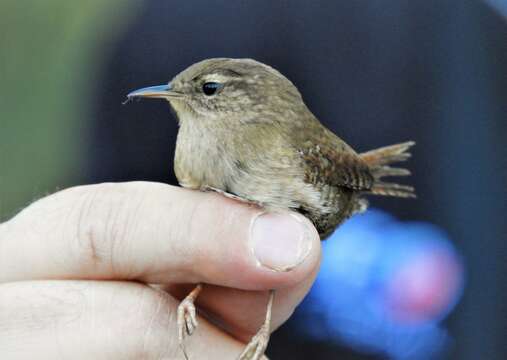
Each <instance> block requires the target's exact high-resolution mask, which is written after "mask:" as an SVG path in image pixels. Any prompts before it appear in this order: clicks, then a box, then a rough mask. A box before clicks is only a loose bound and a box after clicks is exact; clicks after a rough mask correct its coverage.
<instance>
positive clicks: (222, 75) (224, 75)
mask: <svg viewBox="0 0 507 360" xmlns="http://www.w3.org/2000/svg"><path fill="white" fill-rule="evenodd" d="M214 76H216V78H219V79H221V80H227V79H228V78H240V77H242V76H243V75H241V74H240V73H238V72H237V71H234V70H230V69H217V70H216V71H213V72H208V73H206V74H199V75H197V76H195V77H194V78H193V79H192V81H195V80H198V79H200V78H208V77H209V78H210V80H211V79H213V78H214Z"/></svg>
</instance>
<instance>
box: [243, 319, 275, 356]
mask: <svg viewBox="0 0 507 360" xmlns="http://www.w3.org/2000/svg"><path fill="white" fill-rule="evenodd" d="M269 335H270V334H269V325H266V324H265V325H263V326H262V327H261V328H260V329H259V331H258V332H257V334H255V336H254V337H253V338H252V339H251V340H250V342H249V343H248V344H247V345H246V347H245V349H244V350H243V352H242V353H241V355H240V356H239V357H238V360H263V359H267V358H266V357H265V356H264V351H266V348H267V347H268V342H269Z"/></svg>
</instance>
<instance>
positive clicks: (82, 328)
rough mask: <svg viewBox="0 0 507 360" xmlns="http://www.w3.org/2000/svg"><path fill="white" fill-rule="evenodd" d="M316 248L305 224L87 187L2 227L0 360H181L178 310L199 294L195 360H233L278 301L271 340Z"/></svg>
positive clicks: (194, 201)
mask: <svg viewBox="0 0 507 360" xmlns="http://www.w3.org/2000/svg"><path fill="white" fill-rule="evenodd" d="M320 256H321V253H320V240H319V237H318V234H317V232H316V230H315V228H314V227H313V226H312V224H311V223H310V222H309V221H308V220H307V219H305V218H304V217H303V216H301V215H299V214H293V213H280V214H270V213H265V212H263V210H262V209H260V208H258V207H256V206H252V205H248V204H245V203H241V202H238V201H235V200H232V199H227V198H225V197H223V196H221V195H219V194H214V193H204V192H199V191H191V190H185V189H182V188H179V187H173V186H169V185H165V184H159V183H149V182H132V183H117V184H99V185H87V186H79V187H75V188H70V189H67V190H63V191H60V192H58V193H55V194H53V195H51V196H48V197H45V198H43V199H40V200H38V201H36V202H34V203H33V204H31V205H30V206H28V207H27V208H25V209H24V210H22V211H21V212H20V213H19V214H18V215H16V216H15V217H14V218H12V219H11V220H9V221H7V222H5V223H2V224H0V355H1V356H0V357H1V358H2V359H33V357H34V355H36V356H37V358H39V359H65V358H72V359H140V358H142V359H161V358H163V359H183V355H182V353H181V351H180V349H179V347H178V340H177V337H176V331H175V329H176V308H177V306H178V303H179V301H178V299H181V298H182V297H183V296H184V295H185V294H186V293H187V292H188V289H189V286H190V288H191V287H192V286H191V285H188V284H195V283H206V284H210V285H209V286H208V285H207V286H206V287H205V288H204V290H203V292H202V294H201V295H200V296H199V299H198V301H197V306H198V308H199V309H200V310H202V311H201V312H200V315H202V316H203V317H199V322H200V327H199V328H198V330H197V331H196V333H195V334H194V336H192V337H189V338H188V339H187V340H186V347H187V350H188V353H189V355H190V356H191V357H192V358H195V359H203V358H206V359H234V358H236V357H237V356H238V354H239V353H240V352H241V351H242V349H243V347H244V342H246V341H248V340H249V339H250V337H251V336H252V335H253V334H255V332H256V331H257V329H258V328H259V326H260V325H261V323H262V321H263V319H264V312H265V308H266V301H267V290H269V289H274V288H276V289H279V290H278V292H277V297H276V300H275V303H274V307H273V318H272V330H275V329H276V328H277V327H279V326H280V325H281V324H282V323H283V322H284V321H286V320H287V319H288V318H289V316H290V315H291V314H292V312H293V311H294V309H295V307H296V306H297V305H298V304H299V303H300V301H301V300H302V299H303V297H304V296H305V294H306V293H307V292H308V290H309V288H310V286H311V284H312V283H313V281H314V279H315V276H316V273H317V270H318V264H319V262H320Z"/></svg>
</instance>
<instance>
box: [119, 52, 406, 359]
mask: <svg viewBox="0 0 507 360" xmlns="http://www.w3.org/2000/svg"><path fill="white" fill-rule="evenodd" d="M134 97H150V98H163V99H166V100H167V101H169V103H170V104H171V107H172V108H173V109H174V111H175V112H176V115H177V118H178V120H179V125H180V130H179V133H178V139H177V143H176V155H175V159H174V170H175V173H176V176H177V178H178V181H179V183H180V185H181V186H183V187H186V188H190V189H199V190H203V191H217V192H220V193H222V194H224V195H225V196H229V197H233V198H237V199H241V200H243V201H247V202H250V203H254V204H257V205H258V206H261V207H263V208H265V209H267V210H271V211H279V210H292V211H297V212H300V213H301V214H303V215H305V216H306V217H308V219H310V220H311V221H312V222H313V224H314V225H315V227H316V228H317V230H318V232H319V234H320V236H321V239H325V238H326V237H327V236H328V235H329V234H331V232H332V231H333V230H334V229H335V228H336V227H337V226H338V225H339V224H340V223H341V222H343V221H344V220H345V219H347V218H348V217H350V216H351V215H352V214H354V213H358V212H362V211H364V210H366V208H367V206H368V203H367V201H366V200H365V199H363V198H362V197H361V195H363V194H375V195H388V196H397V197H415V195H414V189H413V188H412V187H411V186H407V185H399V184H396V183H391V182H384V181H383V178H384V177H387V176H406V175H409V174H410V172H409V171H408V170H406V169H402V168H395V167H390V166H389V164H390V163H393V162H398V161H403V160H406V159H408V158H409V157H410V153H408V152H407V150H408V148H410V147H411V146H412V145H414V142H412V141H410V142H405V143H401V144H397V145H392V146H387V147H384V148H380V149H376V150H372V151H369V152H366V153H361V154H358V153H356V152H355V151H354V150H353V149H352V148H351V147H350V146H349V145H347V144H346V143H345V142H344V141H343V140H341V139H340V138H339V137H338V136H336V135H335V134H333V133H332V132H331V131H330V130H328V129H327V128H325V127H324V126H323V125H322V124H321V123H320V121H319V120H318V119H317V118H316V117H315V116H314V115H313V114H312V113H311V111H310V110H309V109H308V108H307V106H306V105H305V103H304V102H303V99H302V97H301V94H300V93H299V91H298V89H297V88H296V87H295V86H294V85H293V84H292V83H291V82H290V81H289V80H288V79H287V78H286V77H284V76H283V75H282V74H281V73H279V72H278V71H277V70H275V69H273V68H272V67H270V66H268V65H265V64H262V63H259V62H257V61H254V60H251V59H228V58H217V59H208V60H204V61H201V62H199V63H196V64H194V65H192V66H190V67H189V68H187V69H186V70H184V71H183V72H181V73H180V74H178V75H177V76H176V77H175V78H174V79H173V80H171V82H170V83H169V84H168V85H161V86H152V87H148V88H143V89H139V90H136V91H134V92H131V93H130V94H128V98H129V99H131V98H134ZM201 289H202V285H201V284H199V285H198V286H197V287H196V288H195V289H194V290H193V291H192V292H191V293H190V295H188V296H187V298H185V300H183V302H182V303H181V304H180V307H179V308H178V327H179V329H178V331H179V333H178V334H179V341H180V345H181V346H182V349H183V351H184V353H185V350H184V347H183V340H184V336H185V335H187V334H188V335H191V334H192V332H193V330H194V329H195V327H196V325H197V322H196V315H195V307H194V301H195V299H196V297H197V295H198V294H199V292H200V291H201ZM274 293H275V291H274V290H272V291H271V292H270V297H269V301H268V309H267V312H266V320H265V323H264V325H263V326H262V327H261V329H260V330H259V332H258V333H257V335H255V336H254V338H253V339H252V340H251V341H250V343H249V344H248V345H247V346H246V348H245V350H244V351H243V353H242V354H241V355H240V356H239V359H242V360H244V359H251V360H257V359H260V358H261V357H262V355H263V353H264V350H265V348H266V346H267V343H268V340H269V323H270V317H271V305H272V302H273V298H274ZM186 356H187V355H186V353H185V357H186Z"/></svg>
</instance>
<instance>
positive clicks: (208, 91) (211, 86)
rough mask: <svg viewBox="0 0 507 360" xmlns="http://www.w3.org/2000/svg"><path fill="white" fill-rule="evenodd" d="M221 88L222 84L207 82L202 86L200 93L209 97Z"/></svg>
mask: <svg viewBox="0 0 507 360" xmlns="http://www.w3.org/2000/svg"><path fill="white" fill-rule="evenodd" d="M222 86H223V85H222V84H220V83H217V82H207V83H204V85H203V86H202V92H203V93H204V94H205V95H207V96H211V95H213V94H215V93H216V92H217V91H218V90H219V89H221V88H222Z"/></svg>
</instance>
